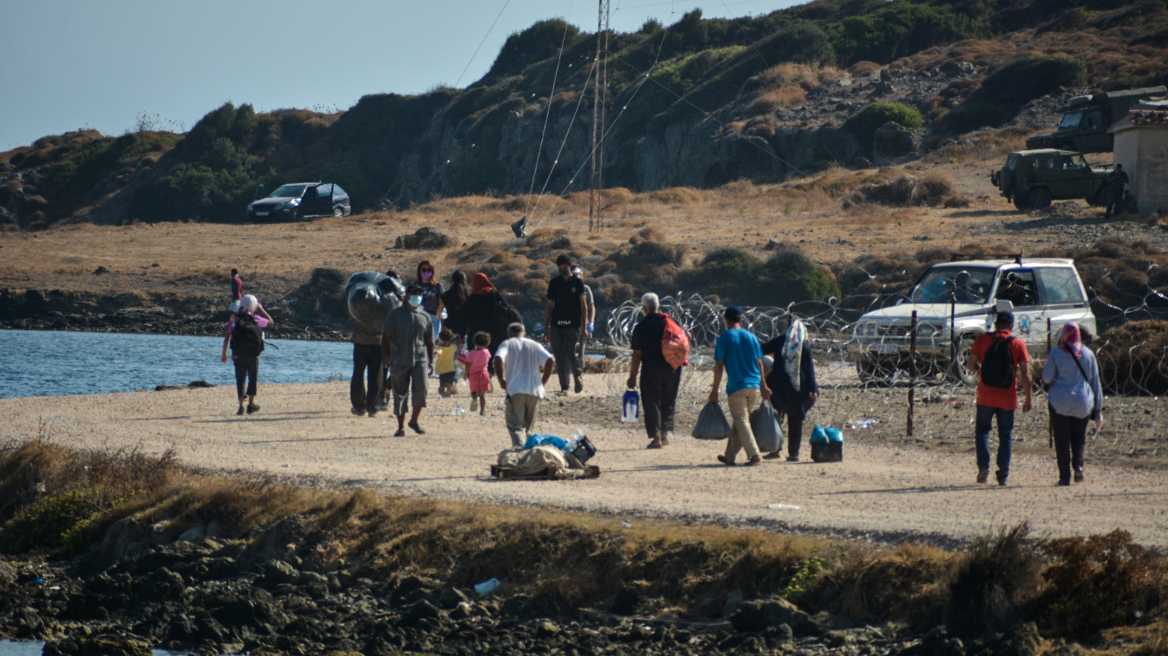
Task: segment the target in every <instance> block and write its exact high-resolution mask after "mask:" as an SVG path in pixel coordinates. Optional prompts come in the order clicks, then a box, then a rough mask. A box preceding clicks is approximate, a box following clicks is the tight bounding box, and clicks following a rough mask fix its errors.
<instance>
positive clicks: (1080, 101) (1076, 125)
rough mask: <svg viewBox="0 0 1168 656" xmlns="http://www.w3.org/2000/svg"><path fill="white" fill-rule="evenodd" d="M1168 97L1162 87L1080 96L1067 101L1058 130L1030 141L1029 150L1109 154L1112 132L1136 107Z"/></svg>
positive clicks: (1028, 140) (1167, 91) (1028, 141)
mask: <svg viewBox="0 0 1168 656" xmlns="http://www.w3.org/2000/svg"><path fill="white" fill-rule="evenodd" d="M1166 93H1168V88H1165V87H1162V86H1161V87H1145V88H1143V89H1128V90H1126V91H1108V92H1106V93H1097V94H1095V95H1093V96H1076V97H1074V98H1071V99H1070V100H1069V101H1067V106H1066V109H1064V110H1063V120H1062V121H1060V122H1059V127H1058V129H1057V130H1055V131H1054V132H1051V133H1050V134H1039V135H1035V136H1033V137H1031V138H1029V139H1027V140H1026V147H1027V148H1029V149H1032V150H1033V149H1038V148H1061V149H1065V150H1073V151H1075V152H1079V153H1109V152H1111V150H1112V144H1113V140H1112V135H1111V133H1110V132H1108V128H1110V127H1111V126H1112V125H1115V124H1116V123H1118V122H1119V120H1120V119H1121V118H1123V117H1124V116H1127V113H1128V112H1129V111H1130V110H1131V108H1132V105H1133V104H1135V103H1137V102H1140V101H1142V100H1147V99H1149V98H1157V97H1163V96H1164V95H1165V94H1166Z"/></svg>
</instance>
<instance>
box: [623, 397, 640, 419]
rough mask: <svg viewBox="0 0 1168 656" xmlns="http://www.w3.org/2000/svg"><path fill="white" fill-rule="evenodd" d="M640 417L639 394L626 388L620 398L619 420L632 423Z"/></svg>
mask: <svg viewBox="0 0 1168 656" xmlns="http://www.w3.org/2000/svg"><path fill="white" fill-rule="evenodd" d="M640 418H641V395H640V394H638V393H637V390H628V391H627V392H625V395H624V398H622V399H621V421H627V422H629V423H632V422H634V421H637V420H638V419H640Z"/></svg>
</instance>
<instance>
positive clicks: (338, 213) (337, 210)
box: [333, 206, 345, 219]
mask: <svg viewBox="0 0 1168 656" xmlns="http://www.w3.org/2000/svg"><path fill="white" fill-rule="evenodd" d="M333 216H335V217H337V218H338V219H339V218H342V217H344V216H345V208H343V207H340V206H338V207H334V208H333Z"/></svg>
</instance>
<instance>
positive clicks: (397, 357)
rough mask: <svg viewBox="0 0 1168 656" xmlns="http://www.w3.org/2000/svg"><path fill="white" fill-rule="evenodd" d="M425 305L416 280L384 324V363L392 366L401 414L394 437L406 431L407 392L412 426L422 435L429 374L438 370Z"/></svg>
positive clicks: (391, 377)
mask: <svg viewBox="0 0 1168 656" xmlns="http://www.w3.org/2000/svg"><path fill="white" fill-rule="evenodd" d="M421 307H422V288H421V286H419V285H417V284H414V285H410V287H409V289H407V290H406V302H405V304H404V305H402V306H401V307H399V308H396V309H394V310H390V311H389V314H386V315H385V323H384V324H383V325H382V327H381V353H382V355H381V364H382V366H383V367H387V368H388V369H389V382H390V387H392V388H393V413H394V414H395V415H397V432H396V433H394V434H393V436H394V437H405V434H406V429H405V427H406V406H407V402H406V394H410V398H409V404H408V405H412V406H413V409H414V410H413V414H412V415H411V416H410V423H409V427H410V428H412V429H414V432H415V433H417V434H419V435H422V434H424V433H425V432H426V431H425V430H423V429H422V427H421V426H420V425H419V424H418V416H419V415H421V414H422V408H424V407H426V385H427V384H428V379H427V377H428V374H430V373H432V372H433V371H434V327H433V324H432V323H431V322H430V315H429V313H427V312H426V311H425V310H422V309H421ZM411 388H412V389H411Z"/></svg>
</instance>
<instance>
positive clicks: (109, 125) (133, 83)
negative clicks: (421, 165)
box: [0, 0, 805, 151]
mask: <svg viewBox="0 0 1168 656" xmlns="http://www.w3.org/2000/svg"><path fill="white" fill-rule="evenodd" d="M804 1H805V0H610V4H611V8H612V13H611V23H610V25H611V27H612V28H613V29H614V30H616V31H618V32H629V31H634V30H636V29H638V28H640V27H641V25H642V24H644V22H645V21H646V20H647V19H649V18H656V19H657V20H658V21H660V22H661V23H662V24H663V25H670V24H672V23H675V22H677V20H678V19H680V18H681V16H682V14H684V13H686V12H688V11H690V10H692V9H694V8H701V9H702V13H703V15H704V16H705V17H707V18H712V17H732V16H745V15H762V14H767V13H770V12H772V11H775V10H776V9H783V8H786V7H790V6H792V5H796V4H802V2H804ZM547 18H564V19H567V20H568V21H569V22H571V23H573V24H574V25H576V26H578V27H580V28H581V29H582V30H583V31H586V32H593V33H594V32H595V31H596V18H597V1H596V0H413V1H412V2H405V1H402V0H317V1H315V2H304V1H302V0H187V1H185V2H179V1H177V0H0V44H3V50H4V57H3V61H2V62H0V151H5V150H10V149H12V148H15V147H17V146H25V145H29V144H31V143H32V142H33V141H35V140H37V139H39V138H41V137H43V136H46V135H50V134H60V133H63V132H68V131H70V130H77V129H82V128H86V129H95V130H99V131H101V132H102V133H103V134H106V135H110V136H119V135H121V134H124V133H125V132H126V131H128V130H132V129H133V128H134V127H135V126H136V125H138V123H139V118H140V117H144V118H146V119H147V120H148V121H149V122H150V123H152V124H153V125H155V126H156V127H157V128H158V129H166V130H173V131H183V130H189V129H190V128H191V126H193V125H194V124H195V123H196V122H197V121H198V120H199V119H200V118H202V116H203V115H204V114H206V113H207V112H209V111H211V110H212V109H215V108H216V107H219V106H220V105H222V104H223V103H224V102H228V101H230V102H233V103H235V104H236V105H240V104H243V103H251V105H252V106H253V107H255V109H256V111H257V112H265V111H271V110H274V109H285V108H299V109H315V110H318V111H336V110H343V109H348V108H349V107H351V106H352V105H353V104H354V103H356V102H357V100H358V99H359V98H361V96H364V95H367V94H371V93H388V92H395V93H420V92H425V91H427V90H429V89H432V88H434V87H436V86H438V85H443V84H446V85H451V86H457V87H460V88H465V87H466V85H467V84H469V83H471V82H473V81H475V80H477V79H478V78H480V77H482V75H483V74H485V73H486V72H487V70H488V69H489V68H490V66H491V62H493V61H494V59H495V56H496V55H497V54H498V53H499V49H500V48H501V47H502V45H503V42H504V41H505V40H506V38H507V37H508V36H509V35H510V34H512V33H513V32H517V31H520V30H523V29H525V28H527V27H529V26H530V25H531V24H532V23H535V22H536V21H539V20H543V19H547ZM484 39H485V40H484ZM480 44H481V47H480ZM476 50H477V53H476ZM464 71H465V72H464Z"/></svg>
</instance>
